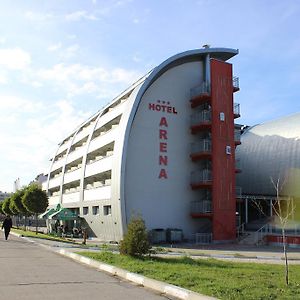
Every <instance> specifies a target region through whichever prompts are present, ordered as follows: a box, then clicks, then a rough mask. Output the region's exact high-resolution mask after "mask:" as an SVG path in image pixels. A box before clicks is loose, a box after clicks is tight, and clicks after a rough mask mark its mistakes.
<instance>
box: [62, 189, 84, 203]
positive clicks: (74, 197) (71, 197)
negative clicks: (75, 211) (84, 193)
mask: <svg viewBox="0 0 300 300" xmlns="http://www.w3.org/2000/svg"><path fill="white" fill-rule="evenodd" d="M79 200H80V193H79V191H76V192H73V193H68V194H63V197H62V203H72V202H79Z"/></svg>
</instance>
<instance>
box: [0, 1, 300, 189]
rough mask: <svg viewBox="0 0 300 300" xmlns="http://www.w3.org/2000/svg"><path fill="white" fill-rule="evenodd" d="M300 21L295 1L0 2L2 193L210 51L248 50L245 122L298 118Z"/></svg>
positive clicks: (238, 63) (238, 66) (238, 62)
mask: <svg viewBox="0 0 300 300" xmlns="http://www.w3.org/2000/svg"><path fill="white" fill-rule="evenodd" d="M299 20H300V1H297V0H294V1H291V0H285V1H282V0H280V1H279V0H273V1H267V0H252V1H250V0H245V1H239V0H227V1H221V0H219V1H217V0H195V1H192V0H160V1H159V0H120V1H107V0H105V1H103V0H81V1H79V0H78V1H76V0H51V1H46V0H45V1H42V0H40V1H38V0H35V1H33V0H26V1H23V0H14V1H11V0H1V10H0V22H1V23H0V24H1V26H0V111H1V118H0V138H1V147H0V161H1V173H0V174H1V175H0V190H2V191H11V190H12V188H13V181H14V180H15V179H16V178H18V177H19V178H20V180H21V184H22V185H25V184H28V183H29V181H30V180H32V179H34V178H35V176H36V175H37V174H39V173H41V172H44V171H45V170H47V168H48V167H49V158H50V157H51V156H53V153H54V151H55V150H56V145H57V144H58V143H59V142H60V141H61V139H62V138H64V137H65V136H66V134H68V133H70V132H71V131H72V130H73V129H75V127H77V125H79V124H80V123H81V122H82V121H84V120H85V119H86V118H87V117H89V116H90V115H92V114H93V113H95V112H96V111H97V110H99V109H100V108H101V107H102V106H103V105H104V104H106V103H107V102H109V101H110V100H112V99H113V98H114V97H115V96H117V95H118V94H119V93H120V92H121V91H123V90H124V89H125V88H127V87H128V86H129V85H130V84H131V83H133V82H134V81H135V80H136V79H138V78H139V77H140V76H142V75H144V74H145V73H147V72H148V71H149V70H150V69H152V68H153V67H155V66H156V65H158V64H160V63H161V62H162V61H164V60H165V59H167V58H168V57H169V56H172V55H174V54H176V53H178V52H182V51H186V50H189V49H195V48H201V47H202V45H204V44H210V45H211V46H212V47H228V48H238V49H239V51H240V53H239V55H238V56H236V57H235V58H233V59H232V60H231V62H232V63H233V64H234V73H235V75H237V76H239V77H240V87H241V90H240V92H238V93H236V94H235V101H236V102H239V103H240V104H241V111H242V118H241V119H239V122H240V123H243V124H248V125H254V124H257V123H261V122H264V121H267V120H271V119H274V118H277V117H280V116H283V115H287V114H291V113H294V112H299V111H300V101H299V100H300V59H299V53H300V33H299V27H300V26H299V25H300V21H299Z"/></svg>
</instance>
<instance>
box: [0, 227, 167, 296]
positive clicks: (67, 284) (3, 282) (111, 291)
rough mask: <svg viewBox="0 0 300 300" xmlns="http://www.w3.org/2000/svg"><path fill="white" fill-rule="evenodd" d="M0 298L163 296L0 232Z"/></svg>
mask: <svg viewBox="0 0 300 300" xmlns="http://www.w3.org/2000/svg"><path fill="white" fill-rule="evenodd" d="M0 270H1V271H0V300H2V299H3V300H4V299H9V300H14V299H18V300H23V299H24V300H27V299H30V300H35V299H39V300H41V299H42V300H47V299H51V300H53V299H55V300H60V299H63V300H69V299H70V300H71V299H72V300H77V299H86V300H88V299H89V300H90V299H91V300H92V299H99V300H100V299H101V300H102V299H109V300H114V299H116V300H117V299H118V300H120V299H121V300H135V299H137V300H139V299H141V300H159V299H160V300H161V299H164V300H165V299H166V298H165V297H164V296H161V295H157V294H155V292H153V291H152V290H147V289H145V288H142V287H139V286H137V285H134V284H132V283H129V282H125V281H122V280H120V279H118V278H116V277H112V276H110V275H107V274H106V273H103V272H99V271H97V270H95V269H92V268H89V267H87V266H84V265H81V264H79V263H76V262H74V261H72V260H70V259H68V258H65V257H62V256H59V255H57V254H55V253H53V252H51V251H47V250H46V249H44V248H42V247H40V246H39V245H37V244H35V243H31V242H29V241H26V240H24V239H21V238H18V237H16V236H13V235H10V236H9V239H8V241H5V239H4V235H3V231H1V232H0Z"/></svg>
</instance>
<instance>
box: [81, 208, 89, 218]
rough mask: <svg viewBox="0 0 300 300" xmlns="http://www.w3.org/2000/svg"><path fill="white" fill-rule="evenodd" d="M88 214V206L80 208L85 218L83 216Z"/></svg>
mask: <svg viewBox="0 0 300 300" xmlns="http://www.w3.org/2000/svg"><path fill="white" fill-rule="evenodd" d="M88 213H89V207H88V206H84V207H83V208H82V214H83V215H84V216H85V215H88Z"/></svg>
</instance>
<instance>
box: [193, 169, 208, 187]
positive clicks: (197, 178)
mask: <svg viewBox="0 0 300 300" xmlns="http://www.w3.org/2000/svg"><path fill="white" fill-rule="evenodd" d="M211 181H212V172H211V170H208V169H204V170H197V171H194V172H192V174H191V184H197V183H209V182H211Z"/></svg>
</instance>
